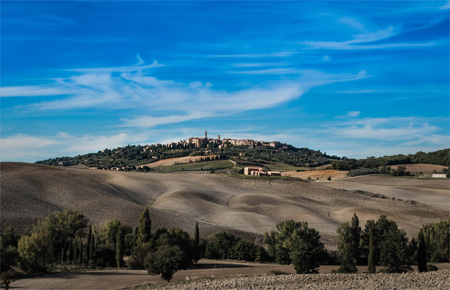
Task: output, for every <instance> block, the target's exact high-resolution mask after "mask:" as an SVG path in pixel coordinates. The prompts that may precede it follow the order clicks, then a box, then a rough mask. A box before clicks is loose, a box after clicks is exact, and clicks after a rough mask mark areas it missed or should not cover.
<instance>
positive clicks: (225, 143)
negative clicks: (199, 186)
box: [167, 130, 287, 149]
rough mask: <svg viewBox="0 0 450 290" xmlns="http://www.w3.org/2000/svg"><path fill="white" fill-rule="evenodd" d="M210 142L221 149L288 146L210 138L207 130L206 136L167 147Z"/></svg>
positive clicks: (276, 143)
mask: <svg viewBox="0 0 450 290" xmlns="http://www.w3.org/2000/svg"><path fill="white" fill-rule="evenodd" d="M209 144H212V145H214V147H216V145H217V147H218V148H219V149H221V148H226V147H231V146H248V147H250V148H258V147H263V146H267V147H272V148H275V149H276V148H280V147H283V146H287V145H286V143H281V142H278V141H274V142H265V141H255V140H252V139H231V138H225V139H220V135H218V136H217V139H214V138H208V132H207V131H206V130H205V137H191V138H189V139H186V140H182V141H180V142H178V143H176V142H172V143H168V144H167V147H169V148H174V147H177V146H178V145H182V146H189V145H194V146H195V147H197V148H204V147H207V146H208V145H209Z"/></svg>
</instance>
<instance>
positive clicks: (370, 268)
mask: <svg viewBox="0 0 450 290" xmlns="http://www.w3.org/2000/svg"><path fill="white" fill-rule="evenodd" d="M373 236H374V235H373V233H372V231H371V232H370V243H369V259H368V260H369V261H368V263H367V272H368V273H371V274H375V273H376V271H377V270H376V267H375V257H374V249H375V245H374V238H373Z"/></svg>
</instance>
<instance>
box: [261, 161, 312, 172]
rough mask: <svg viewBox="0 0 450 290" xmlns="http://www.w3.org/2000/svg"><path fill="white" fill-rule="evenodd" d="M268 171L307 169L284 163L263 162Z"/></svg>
mask: <svg viewBox="0 0 450 290" xmlns="http://www.w3.org/2000/svg"><path fill="white" fill-rule="evenodd" d="M264 166H265V167H267V169H269V171H296V170H308V169H309V168H306V167H296V166H291V165H288V164H285V163H265V164H264Z"/></svg>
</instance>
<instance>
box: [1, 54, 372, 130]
mask: <svg viewBox="0 0 450 290" xmlns="http://www.w3.org/2000/svg"><path fill="white" fill-rule="evenodd" d="M160 66H161V65H160V64H158V63H157V62H156V61H154V62H153V63H152V64H151V65H144V64H143V63H142V60H141V59H140V62H139V63H138V64H137V65H134V66H129V67H117V68H112V67H108V68H95V69H93V68H89V69H77V70H76V72H77V73H79V75H74V76H72V77H69V78H67V79H57V80H56V81H55V82H54V83H53V84H49V85H42V86H20V87H7V88H4V89H6V93H7V94H6V95H7V96H10V97H14V96H47V95H58V94H61V95H62V97H61V98H58V99H57V100H53V101H47V102H39V103H32V104H28V105H26V106H22V107H20V109H21V110H26V109H27V108H28V109H31V110H33V111H35V110H40V111H50V110H76V109H86V108H96V109H101V110H106V109H115V110H117V109H135V110H137V111H136V112H139V114H137V115H138V116H137V117H134V118H122V119H121V120H122V122H123V123H122V124H121V125H120V126H124V127H131V126H138V127H152V126H156V125H160V124H168V123H179V122H184V121H188V120H193V119H199V118H207V117H213V116H225V115H230V114H236V113H239V112H243V111H248V110H258V109H264V108H271V107H274V106H278V105H280V104H282V103H285V102H288V101H291V100H294V99H297V98H299V97H300V96H301V95H302V94H303V93H305V92H306V91H307V90H309V89H310V88H312V87H315V86H320V85H325V84H331V83H336V82H345V81H353V80H359V79H363V78H366V77H368V76H367V73H366V72H365V71H360V72H359V73H358V74H348V73H344V74H326V73H323V72H320V71H315V70H297V69H295V68H292V69H287V70H285V69H281V70H280V71H273V70H255V71H246V72H240V73H247V74H290V72H292V74H298V77H294V79H293V80H288V81H286V80H280V81H274V82H270V83H267V84H260V85H255V86H252V87H250V88H247V89H242V90H237V91H230V92H228V91H223V90H215V89H213V85H212V84H210V83H202V82H198V81H196V82H191V83H180V82H176V81H172V80H160V79H158V78H156V77H153V76H150V75H149V72H148V71H147V70H148V69H155V68H158V67H160ZM71 71H73V70H71ZM150 72H151V70H150ZM274 96H276V98H275V97H274ZM174 110H175V111H178V112H177V113H176V114H173V111H174Z"/></svg>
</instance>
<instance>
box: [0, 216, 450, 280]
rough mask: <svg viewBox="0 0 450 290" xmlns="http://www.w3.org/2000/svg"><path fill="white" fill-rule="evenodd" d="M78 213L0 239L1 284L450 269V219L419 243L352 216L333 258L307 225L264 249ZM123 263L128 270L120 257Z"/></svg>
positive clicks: (382, 222) (277, 233) (284, 226)
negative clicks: (34, 279) (277, 270)
mask: <svg viewBox="0 0 450 290" xmlns="http://www.w3.org/2000/svg"><path fill="white" fill-rule="evenodd" d="M88 223H89V221H88V220H87V219H86V218H85V217H84V216H83V215H82V214H80V213H78V212H77V211H73V210H64V211H62V212H55V213H53V214H50V215H49V216H48V217H47V218H46V219H45V220H43V221H40V222H38V223H37V225H36V226H35V227H34V228H33V230H32V231H31V232H29V233H25V234H24V235H22V236H21V237H19V236H17V235H16V234H15V231H14V228H12V227H9V228H7V229H6V230H5V231H4V232H3V234H2V235H1V243H0V245H1V272H2V276H1V277H2V283H4V284H5V285H9V283H10V282H11V281H12V279H14V278H15V277H16V276H17V272H16V270H15V269H20V270H21V271H23V272H24V273H35V272H44V273H45V272H49V271H52V270H54V269H56V268H57V267H58V266H61V265H63V266H64V265H66V266H68V265H71V266H77V267H87V268H103V267H119V268H122V267H125V266H128V267H129V268H132V269H146V270H147V271H148V273H149V274H152V275H161V277H162V278H163V279H165V280H167V281H169V280H171V279H172V277H173V274H174V273H175V272H176V271H179V270H183V269H187V268H188V267H189V266H190V265H192V264H194V263H197V261H198V260H199V259H201V258H207V259H235V260H243V261H256V262H274V263H278V264H293V265H294V268H295V270H296V273H305V274H306V273H317V271H318V268H319V265H320V264H336V263H338V264H340V265H341V266H340V268H339V270H338V272H340V273H354V272H356V265H368V269H367V272H369V273H375V272H376V267H377V266H383V271H385V272H404V271H409V270H411V265H412V264H417V265H418V266H419V270H420V271H426V270H433V266H431V265H430V264H428V265H427V262H434V263H438V262H449V243H450V241H449V237H450V233H449V228H450V219H449V220H447V221H442V222H439V223H434V224H427V225H423V227H422V229H421V230H420V232H419V233H418V235H417V238H416V239H412V240H411V241H408V238H407V237H406V233H405V232H404V231H403V230H401V229H399V228H398V227H397V224H396V223H395V222H394V221H390V220H388V219H387V218H386V216H381V217H380V218H379V220H377V221H374V220H368V221H367V223H366V225H365V228H364V230H361V227H360V226H359V219H358V217H357V216H356V214H354V216H353V218H352V221H351V223H344V224H342V225H341V226H340V227H339V228H338V229H337V233H338V252H337V255H336V254H334V253H333V252H328V251H327V250H325V248H324V244H323V243H322V242H321V241H320V234H319V232H318V231H317V230H315V229H314V228H311V227H309V226H308V223H307V222H295V221H292V220H290V221H284V222H280V223H278V224H277V225H276V229H274V230H273V231H271V232H268V233H265V235H264V243H265V244H266V247H262V246H260V245H256V244H255V243H252V242H249V241H245V240H242V239H241V238H239V237H236V236H234V235H233V234H231V233H229V232H221V233H216V234H215V235H214V236H213V237H212V238H210V239H209V240H208V241H206V240H201V239H200V233H199V226H198V223H197V224H196V227H195V231H194V233H195V234H194V235H195V236H194V238H191V237H190V236H189V234H188V233H187V232H185V231H183V230H181V229H179V228H176V227H172V228H170V229H166V228H160V229H158V230H156V231H155V232H154V233H153V234H152V225H151V219H150V214H149V211H148V209H147V208H146V209H145V210H144V211H143V213H142V214H141V217H140V219H139V225H138V226H137V227H136V228H135V229H133V228H132V227H131V226H128V225H126V224H122V223H121V222H120V221H119V220H117V219H111V220H108V221H106V222H105V223H103V224H100V225H89V226H88ZM125 256H128V257H129V258H128V260H127V263H125V262H124V257H125Z"/></svg>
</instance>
